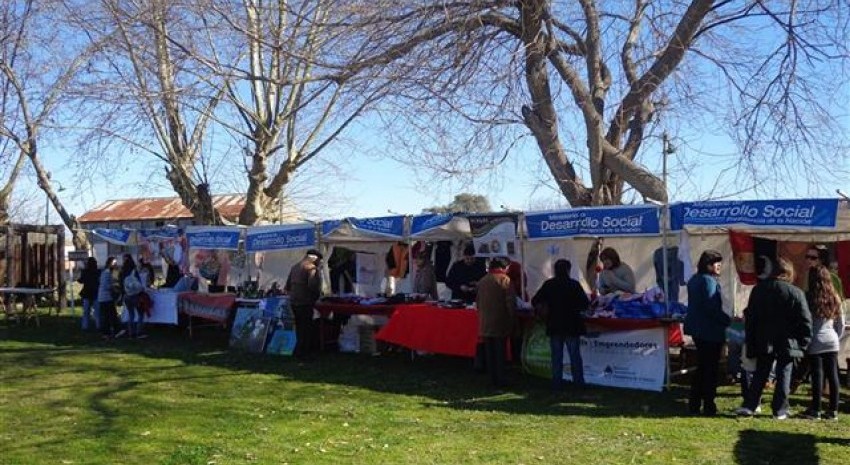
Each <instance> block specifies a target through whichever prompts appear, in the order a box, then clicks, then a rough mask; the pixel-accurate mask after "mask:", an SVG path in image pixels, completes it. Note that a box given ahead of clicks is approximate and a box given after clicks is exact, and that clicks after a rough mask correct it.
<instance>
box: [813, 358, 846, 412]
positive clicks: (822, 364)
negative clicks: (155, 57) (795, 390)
mask: <svg viewBox="0 0 850 465" xmlns="http://www.w3.org/2000/svg"><path fill="white" fill-rule="evenodd" d="M809 366H810V367H811V370H812V411H813V412H820V401H821V397H822V396H823V380H824V378H826V382H827V384H828V385H829V410H828V411H830V412H835V411H837V410H838V395H839V393H840V390H841V384H840V383H841V380H840V379H839V378H838V352H827V353H825V354H814V355H809Z"/></svg>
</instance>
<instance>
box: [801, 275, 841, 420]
mask: <svg viewBox="0 0 850 465" xmlns="http://www.w3.org/2000/svg"><path fill="white" fill-rule="evenodd" d="M808 287H809V291H808V292H807V293H806V301H807V302H808V303H809V310H810V311H811V312H812V342H811V343H810V344H809V348H808V350H807V351H806V353H807V354H808V357H809V365H810V368H811V370H812V406H811V407H810V408H809V409H808V410H806V411H805V412H803V414H802V416H803V417H805V418H811V419H818V418H824V419H828V420H837V419H838V394H839V391H840V389H841V386H840V384H839V379H838V350H839V342H838V341H839V339H841V336H842V335H843V334H844V314H843V313H842V312H841V301H840V300H839V299H840V297H839V296H838V292H837V291H836V289H835V287H834V286H833V284H832V276H831V274H830V272H829V269H828V268H827V267H825V266H823V265H818V266H815V267H812V268H810V269H809V286H808ZM824 375H826V381H827V383H829V410H827V411H826V412H825V413H824V414H823V416H821V414H820V401H821V396H822V394H823V379H824Z"/></svg>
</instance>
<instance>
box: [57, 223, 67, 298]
mask: <svg viewBox="0 0 850 465" xmlns="http://www.w3.org/2000/svg"><path fill="white" fill-rule="evenodd" d="M56 251H57V255H58V260H57V261H56V263H57V266H56V283H57V285H56V290H57V292H58V293H59V308H58V309H56V314H57V315H58V314H59V313H60V312H61V311H62V310H64V309H65V307H66V306H67V305H68V293H67V292H66V291H67V286H68V283H67V282H66V281H65V276H66V273H65V228H64V227H63V226H56Z"/></svg>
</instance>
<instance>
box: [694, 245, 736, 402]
mask: <svg viewBox="0 0 850 465" xmlns="http://www.w3.org/2000/svg"><path fill="white" fill-rule="evenodd" d="M722 264H723V256H722V255H720V252H718V251H716V250H706V251H704V252H703V253H702V255H700V257H699V262H698V264H697V273H696V274H695V275H693V276H692V277H691V279H690V280H688V314H687V316H686V317H685V334H688V335H690V336H691V337H692V338H693V339H694V344H695V345H696V348H697V370H696V371H695V372H694V375H693V377H692V378H691V393H690V397H689V400H688V411H689V412H690V413H692V414H696V415H698V414H699V413H700V411H702V414H703V415H707V416H714V415H717V405H716V404H715V403H714V399H715V397H717V371H718V365H719V364H720V355H721V352H722V351H723V343H724V342H725V341H726V328H727V327H728V326H729V325H730V324H731V323H732V318H731V317H730V316H729V315H728V314H727V313H726V312H724V311H723V301H722V299H721V297H720V296H721V294H720V283H718V282H717V278H718V277H719V276H720V268H721V266H722Z"/></svg>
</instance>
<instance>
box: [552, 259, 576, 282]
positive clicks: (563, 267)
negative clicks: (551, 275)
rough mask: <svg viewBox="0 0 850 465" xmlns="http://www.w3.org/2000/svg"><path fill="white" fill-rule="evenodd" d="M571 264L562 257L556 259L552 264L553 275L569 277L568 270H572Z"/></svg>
mask: <svg viewBox="0 0 850 465" xmlns="http://www.w3.org/2000/svg"><path fill="white" fill-rule="evenodd" d="M572 268H573V264H572V263H570V261H569V260H564V259H563V258H562V259H560V260H558V261H556V262H555V265H554V269H555V277H556V278H569V277H570V270H572Z"/></svg>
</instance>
